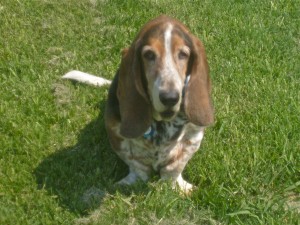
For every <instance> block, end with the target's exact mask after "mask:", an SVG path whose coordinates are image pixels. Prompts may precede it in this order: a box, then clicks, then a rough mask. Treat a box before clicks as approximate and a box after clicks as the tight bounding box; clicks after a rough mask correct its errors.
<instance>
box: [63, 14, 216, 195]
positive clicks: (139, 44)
mask: <svg viewBox="0 0 300 225" xmlns="http://www.w3.org/2000/svg"><path fill="white" fill-rule="evenodd" d="M63 78H66V79H74V80H78V81H81V82H86V83H89V84H94V85H97V86H102V85H105V84H110V89H109V94H108V100H107V104H106V109H105V127H106V130H107V134H108V137H109V141H110V144H111V146H112V148H113V150H114V151H115V153H116V154H117V155H118V156H119V157H120V158H121V159H122V160H123V161H124V162H125V163H126V164H127V165H128V166H129V174H128V175H127V176H126V177H125V178H123V179H121V180H120V181H119V182H118V184H126V185H131V184H133V183H135V182H136V181H137V180H142V181H147V180H148V179H149V177H150V176H151V174H152V173H153V172H157V173H158V174H159V175H160V178H161V179H163V180H169V179H170V180H171V181H172V184H173V186H174V187H175V186H176V184H177V185H178V186H179V187H180V189H181V190H182V191H184V192H185V193H189V192H190V191H191V190H192V189H193V185H192V184H190V183H188V182H187V181H185V180H184V179H183V177H182V172H183V170H184V168H185V166H186V164H187V162H188V161H189V160H190V159H191V157H192V156H193V154H194V153H195V152H196V151H197V150H198V149H199V147H200V144H201V140H202V138H203V136H204V131H205V128H206V127H207V126H209V125H211V124H213V122H214V108H213V104H212V100H211V89H212V88H211V80H210V77H209V67H208V63H207V58H206V54H205V49H204V46H203V44H202V43H201V41H200V40H199V39H198V38H197V37H195V36H194V35H193V34H191V32H190V31H189V30H188V28H187V27H186V26H185V25H183V24H182V23H181V22H180V21H178V20H176V19H173V18H170V17H168V16H165V15H162V16H159V17H157V18H155V19H153V20H151V21H149V22H148V23H146V24H145V25H144V26H143V28H142V29H141V31H140V32H139V33H138V35H137V37H136V38H135V40H134V41H133V43H132V44H131V46H130V47H129V48H127V49H124V50H123V52H122V59H121V64H120V66H119V69H118V71H117V73H116V75H115V77H114V79H113V81H112V83H111V82H110V81H109V80H106V79H103V78H100V77H95V76H92V75H87V74H85V73H82V72H79V71H71V72H69V73H67V74H66V75H65V76H64V77H63Z"/></svg>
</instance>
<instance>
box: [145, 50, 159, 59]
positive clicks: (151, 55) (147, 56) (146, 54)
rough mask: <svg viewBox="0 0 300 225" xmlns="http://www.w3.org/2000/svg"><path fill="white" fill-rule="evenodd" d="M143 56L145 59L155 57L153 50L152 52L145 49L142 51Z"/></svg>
mask: <svg viewBox="0 0 300 225" xmlns="http://www.w3.org/2000/svg"><path fill="white" fill-rule="evenodd" d="M143 56H144V58H145V59H147V60H148V61H154V60H155V59H156V55H155V52H153V51H152V50H146V51H145V52H144V53H143Z"/></svg>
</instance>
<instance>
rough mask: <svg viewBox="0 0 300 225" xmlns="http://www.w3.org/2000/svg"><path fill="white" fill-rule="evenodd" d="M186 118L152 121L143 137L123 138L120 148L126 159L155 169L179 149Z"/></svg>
mask: <svg viewBox="0 0 300 225" xmlns="http://www.w3.org/2000/svg"><path fill="white" fill-rule="evenodd" d="M186 125H187V121H186V119H184V118H182V117H179V116H178V117H176V118H175V119H174V120H173V121H171V122H153V123H152V125H151V128H149V131H148V132H146V133H145V135H144V136H143V137H140V138H135V139H124V140H123V141H122V142H121V150H122V153H121V154H123V155H126V158H127V159H128V160H135V161H138V162H140V163H142V164H144V165H147V166H151V167H153V168H154V169H155V170H158V168H159V167H160V166H162V165H164V164H165V163H166V162H167V161H169V160H170V159H171V158H173V157H174V155H176V154H178V152H179V151H181V148H182V143H181V139H182V137H183V136H184V135H185V134H186V132H187V131H186Z"/></svg>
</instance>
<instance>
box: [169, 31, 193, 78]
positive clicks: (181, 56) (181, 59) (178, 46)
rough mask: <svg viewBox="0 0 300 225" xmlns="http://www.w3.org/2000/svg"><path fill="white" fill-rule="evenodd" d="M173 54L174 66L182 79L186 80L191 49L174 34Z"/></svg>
mask: <svg viewBox="0 0 300 225" xmlns="http://www.w3.org/2000/svg"><path fill="white" fill-rule="evenodd" d="M172 54H173V59H174V65H175V66H176V69H177V71H178V72H179V75H180V77H181V78H182V80H184V79H185V77H186V75H187V69H188V62H189V58H190V48H189V47H188V46H187V44H186V42H185V40H184V39H183V38H182V37H180V36H179V35H177V34H173V36H172Z"/></svg>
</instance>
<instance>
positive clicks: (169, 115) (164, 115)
mask: <svg viewBox="0 0 300 225" xmlns="http://www.w3.org/2000/svg"><path fill="white" fill-rule="evenodd" d="M175 114H176V112H174V111H173V110H166V111H164V112H161V113H160V116H161V117H162V118H163V119H166V120H169V119H172V118H173V117H174V116H175Z"/></svg>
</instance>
